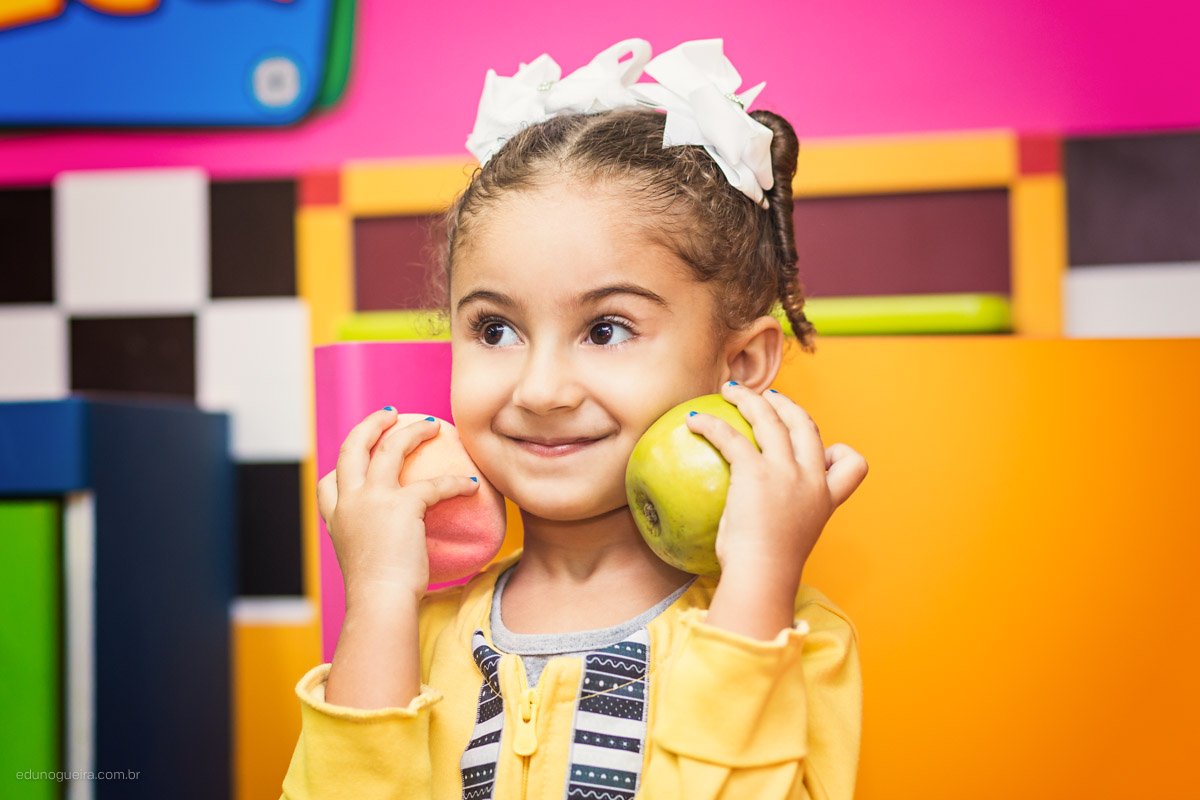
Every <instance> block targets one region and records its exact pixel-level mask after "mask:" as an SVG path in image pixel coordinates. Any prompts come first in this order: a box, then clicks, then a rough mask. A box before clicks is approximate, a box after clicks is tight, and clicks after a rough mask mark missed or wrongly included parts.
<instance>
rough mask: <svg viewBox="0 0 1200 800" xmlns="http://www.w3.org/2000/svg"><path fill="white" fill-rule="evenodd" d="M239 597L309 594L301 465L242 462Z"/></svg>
mask: <svg viewBox="0 0 1200 800" xmlns="http://www.w3.org/2000/svg"><path fill="white" fill-rule="evenodd" d="M237 476H238V477H237V482H238V500H237V506H238V558H239V562H240V563H239V568H238V594H239V595H244V596H252V595H257V596H263V595H302V594H304V584H303V571H302V566H301V563H302V562H301V551H302V541H303V539H302V528H301V522H300V502H301V498H300V465H299V464H297V463H291V462H289V463H273V464H238V465H237Z"/></svg>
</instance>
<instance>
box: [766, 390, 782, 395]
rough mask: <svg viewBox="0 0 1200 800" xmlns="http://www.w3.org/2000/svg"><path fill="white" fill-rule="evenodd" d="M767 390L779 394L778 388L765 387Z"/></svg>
mask: <svg viewBox="0 0 1200 800" xmlns="http://www.w3.org/2000/svg"><path fill="white" fill-rule="evenodd" d="M767 391H768V392H770V393H771V394H779V390H778V389H767Z"/></svg>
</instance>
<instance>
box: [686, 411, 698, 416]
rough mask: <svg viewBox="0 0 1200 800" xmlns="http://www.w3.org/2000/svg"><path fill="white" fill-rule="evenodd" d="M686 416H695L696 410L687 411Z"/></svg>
mask: <svg viewBox="0 0 1200 800" xmlns="http://www.w3.org/2000/svg"><path fill="white" fill-rule="evenodd" d="M688 416H689V417H694V416H696V412H695V411H689V412H688Z"/></svg>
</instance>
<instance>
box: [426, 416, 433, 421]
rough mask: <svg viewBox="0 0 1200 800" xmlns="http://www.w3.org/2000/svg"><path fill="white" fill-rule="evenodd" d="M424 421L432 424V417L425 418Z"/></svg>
mask: <svg viewBox="0 0 1200 800" xmlns="http://www.w3.org/2000/svg"><path fill="white" fill-rule="evenodd" d="M425 421H426V422H433V417H426V418H425Z"/></svg>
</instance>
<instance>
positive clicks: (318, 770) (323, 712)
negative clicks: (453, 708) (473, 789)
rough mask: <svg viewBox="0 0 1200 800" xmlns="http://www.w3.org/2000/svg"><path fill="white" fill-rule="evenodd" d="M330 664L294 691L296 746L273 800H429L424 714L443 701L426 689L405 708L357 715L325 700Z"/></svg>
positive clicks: (359, 711) (315, 670) (355, 710)
mask: <svg viewBox="0 0 1200 800" xmlns="http://www.w3.org/2000/svg"><path fill="white" fill-rule="evenodd" d="M331 666H332V665H331V664H321V665H320V666H317V667H313V668H312V669H311V670H309V672H308V673H307V674H306V675H305V676H304V677H303V678H301V679H300V682H299V683H298V684H296V694H297V696H299V698H300V739H299V741H297V743H296V749H295V751H294V752H293V753H292V761H291V764H290V765H289V766H288V771H287V774H286V775H285V776H284V779H283V794H282V795H281V796H280V800H341V798H347V799H349V798H354V800H372V798H385V797H386V798H401V797H405V798H407V797H414V798H417V797H429V796H430V794H431V788H430V784H431V765H430V757H429V715H430V707H431V706H433V705H434V704H435V703H437V702H438V701H440V700H441V699H442V694H441V692H439V691H438V690H437V689H433V688H431V687H429V686H426V685H425V684H421V693H420V694H419V695H417V696H416V697H414V698H413V699H412V701H411V702H410V703H409V704H408V705H407V706H405V707H403V708H400V707H396V708H378V709H360V708H350V707H347V706H338V705H334V704H332V703H328V702H326V701H325V681H326V679H327V677H328V676H329V669H330V667H331Z"/></svg>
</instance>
